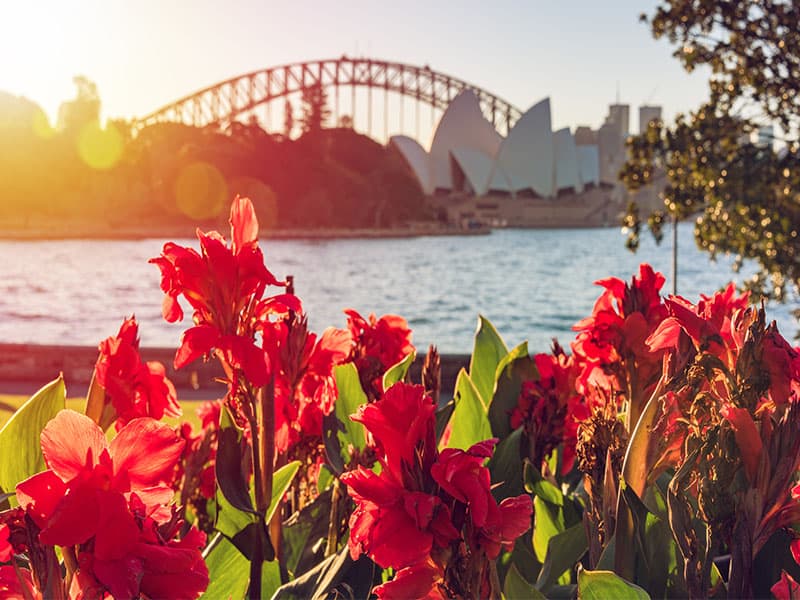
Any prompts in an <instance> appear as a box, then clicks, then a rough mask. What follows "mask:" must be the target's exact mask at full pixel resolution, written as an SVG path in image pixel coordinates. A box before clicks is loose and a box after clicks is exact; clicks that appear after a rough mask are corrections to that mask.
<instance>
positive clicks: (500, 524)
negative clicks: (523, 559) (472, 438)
mask: <svg viewBox="0 0 800 600" xmlns="http://www.w3.org/2000/svg"><path fill="white" fill-rule="evenodd" d="M496 443H497V440H496V439H491V440H485V441H483V442H478V443H477V444H475V445H473V446H472V447H471V448H469V450H467V451H466V452H464V451H463V450H458V449H454V448H447V449H446V450H444V451H443V452H442V453H441V454H440V455H439V460H438V461H437V462H436V464H434V465H433V466H432V467H431V475H432V476H433V479H434V480H435V481H436V483H438V484H439V485H440V486H441V488H442V490H443V491H445V492H446V493H447V494H449V495H450V496H452V497H453V498H455V499H456V500H458V501H459V502H461V503H463V504H465V505H466V506H467V510H468V511H469V517H470V521H471V522H472V525H473V527H474V531H475V540H474V541H475V543H476V544H478V545H480V546H481V547H482V548H483V550H484V552H486V556H487V558H488V559H489V560H494V559H495V558H497V557H498V555H499V554H500V549H501V547H505V548H510V547H511V546H513V545H514V541H515V540H516V539H517V538H518V537H519V536H521V535H522V534H523V533H525V532H526V531H527V530H528V529H529V528H530V526H531V514H532V513H533V503H532V502H531V499H530V496H527V495H525V494H523V495H521V496H515V497H512V498H505V499H504V500H503V501H502V502H501V503H500V505H499V506H498V505H497V501H496V500H495V499H494V497H493V496H492V493H491V481H490V478H489V469H487V468H486V467H485V466H484V464H483V463H484V462H485V461H486V459H487V458H490V457H491V456H492V453H493V452H494V446H495V444H496Z"/></svg>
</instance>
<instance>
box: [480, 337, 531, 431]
mask: <svg viewBox="0 0 800 600" xmlns="http://www.w3.org/2000/svg"><path fill="white" fill-rule="evenodd" d="M496 379H497V381H496V383H495V388H494V394H493V396H492V400H491V402H490V403H489V422H490V423H491V424H492V433H493V434H494V436H495V437H498V438H500V439H503V438H504V437H506V436H507V435H509V434H510V433H511V423H510V422H509V415H510V414H511V411H512V410H514V408H515V407H516V406H517V401H518V400H519V394H520V391H521V390H522V382H523V381H530V380H532V379H536V364H535V363H534V362H533V359H532V358H531V357H530V356H528V343H527V342H523V343H521V344H520V345H519V346H517V347H516V348H514V349H513V350H512V351H511V352H509V353H508V354H506V355H505V356H504V357H503V358H502V359H501V360H500V363H499V364H498V365H497V373H496Z"/></svg>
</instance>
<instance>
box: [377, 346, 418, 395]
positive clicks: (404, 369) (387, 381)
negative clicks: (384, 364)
mask: <svg viewBox="0 0 800 600" xmlns="http://www.w3.org/2000/svg"><path fill="white" fill-rule="evenodd" d="M416 357H417V353H416V352H411V353H409V354H407V355H406V357H405V358H404V359H403V360H401V361H400V362H398V363H397V364H395V365H392V366H391V367H389V369H388V370H387V371H386V373H384V374H383V391H386V390H388V389H389V388H390V387H392V386H393V385H394V384H395V383H397V382H398V381H403V380H404V379H405V378H406V374H407V373H408V369H409V368H410V367H411V363H413V362H414V359H415V358H416Z"/></svg>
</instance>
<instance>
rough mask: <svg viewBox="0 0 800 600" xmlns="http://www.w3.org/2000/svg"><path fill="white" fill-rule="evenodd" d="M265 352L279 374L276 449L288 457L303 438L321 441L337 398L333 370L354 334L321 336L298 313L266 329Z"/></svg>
mask: <svg viewBox="0 0 800 600" xmlns="http://www.w3.org/2000/svg"><path fill="white" fill-rule="evenodd" d="M264 348H265V349H266V352H267V353H268V355H269V360H270V362H271V364H272V365H273V370H274V375H275V447H276V450H277V451H278V452H280V453H286V452H288V451H289V449H290V448H292V447H293V446H295V445H296V444H297V443H299V442H300V440H301V439H306V440H308V439H313V438H317V439H319V440H320V441H321V439H322V418H323V416H324V415H328V414H330V412H331V411H332V410H333V407H334V403H335V402H336V398H337V391H336V380H335V378H334V376H333V368H334V366H336V365H338V364H342V363H344V362H345V361H346V360H347V358H348V356H349V355H350V351H351V349H352V339H351V337H350V334H349V332H347V331H345V330H342V329H334V328H332V327H331V328H328V329H326V330H325V331H324V332H323V333H322V335H321V336H320V337H319V338H317V335H316V334H314V333H310V332H308V329H307V326H306V320H305V317H304V316H303V315H302V313H299V312H298V313H295V317H294V318H293V319H292V320H291V321H287V320H285V319H284V320H281V321H278V322H276V323H272V324H270V325H269V327H265V329H264Z"/></svg>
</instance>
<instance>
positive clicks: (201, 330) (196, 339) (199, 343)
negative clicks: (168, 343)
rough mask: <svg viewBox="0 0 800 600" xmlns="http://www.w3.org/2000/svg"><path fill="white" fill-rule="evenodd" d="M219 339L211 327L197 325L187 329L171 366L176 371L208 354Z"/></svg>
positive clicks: (215, 330) (216, 332)
mask: <svg viewBox="0 0 800 600" xmlns="http://www.w3.org/2000/svg"><path fill="white" fill-rule="evenodd" d="M219 337H220V335H219V331H218V330H217V329H216V328H215V327H212V326H211V325H198V326H197V327H191V328H190V329H187V330H186V331H184V332H183V335H182V336H181V346H180V348H178V351H177V352H176V353H175V360H174V362H173V365H174V366H175V368H176V369H180V368H182V367H185V366H186V365H188V364H189V363H190V362H192V361H194V360H195V359H198V358H200V357H201V356H203V355H204V354H206V353H207V352H210V351H211V349H212V348H213V347H214V346H215V344H216V343H217V341H218V340H219Z"/></svg>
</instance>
